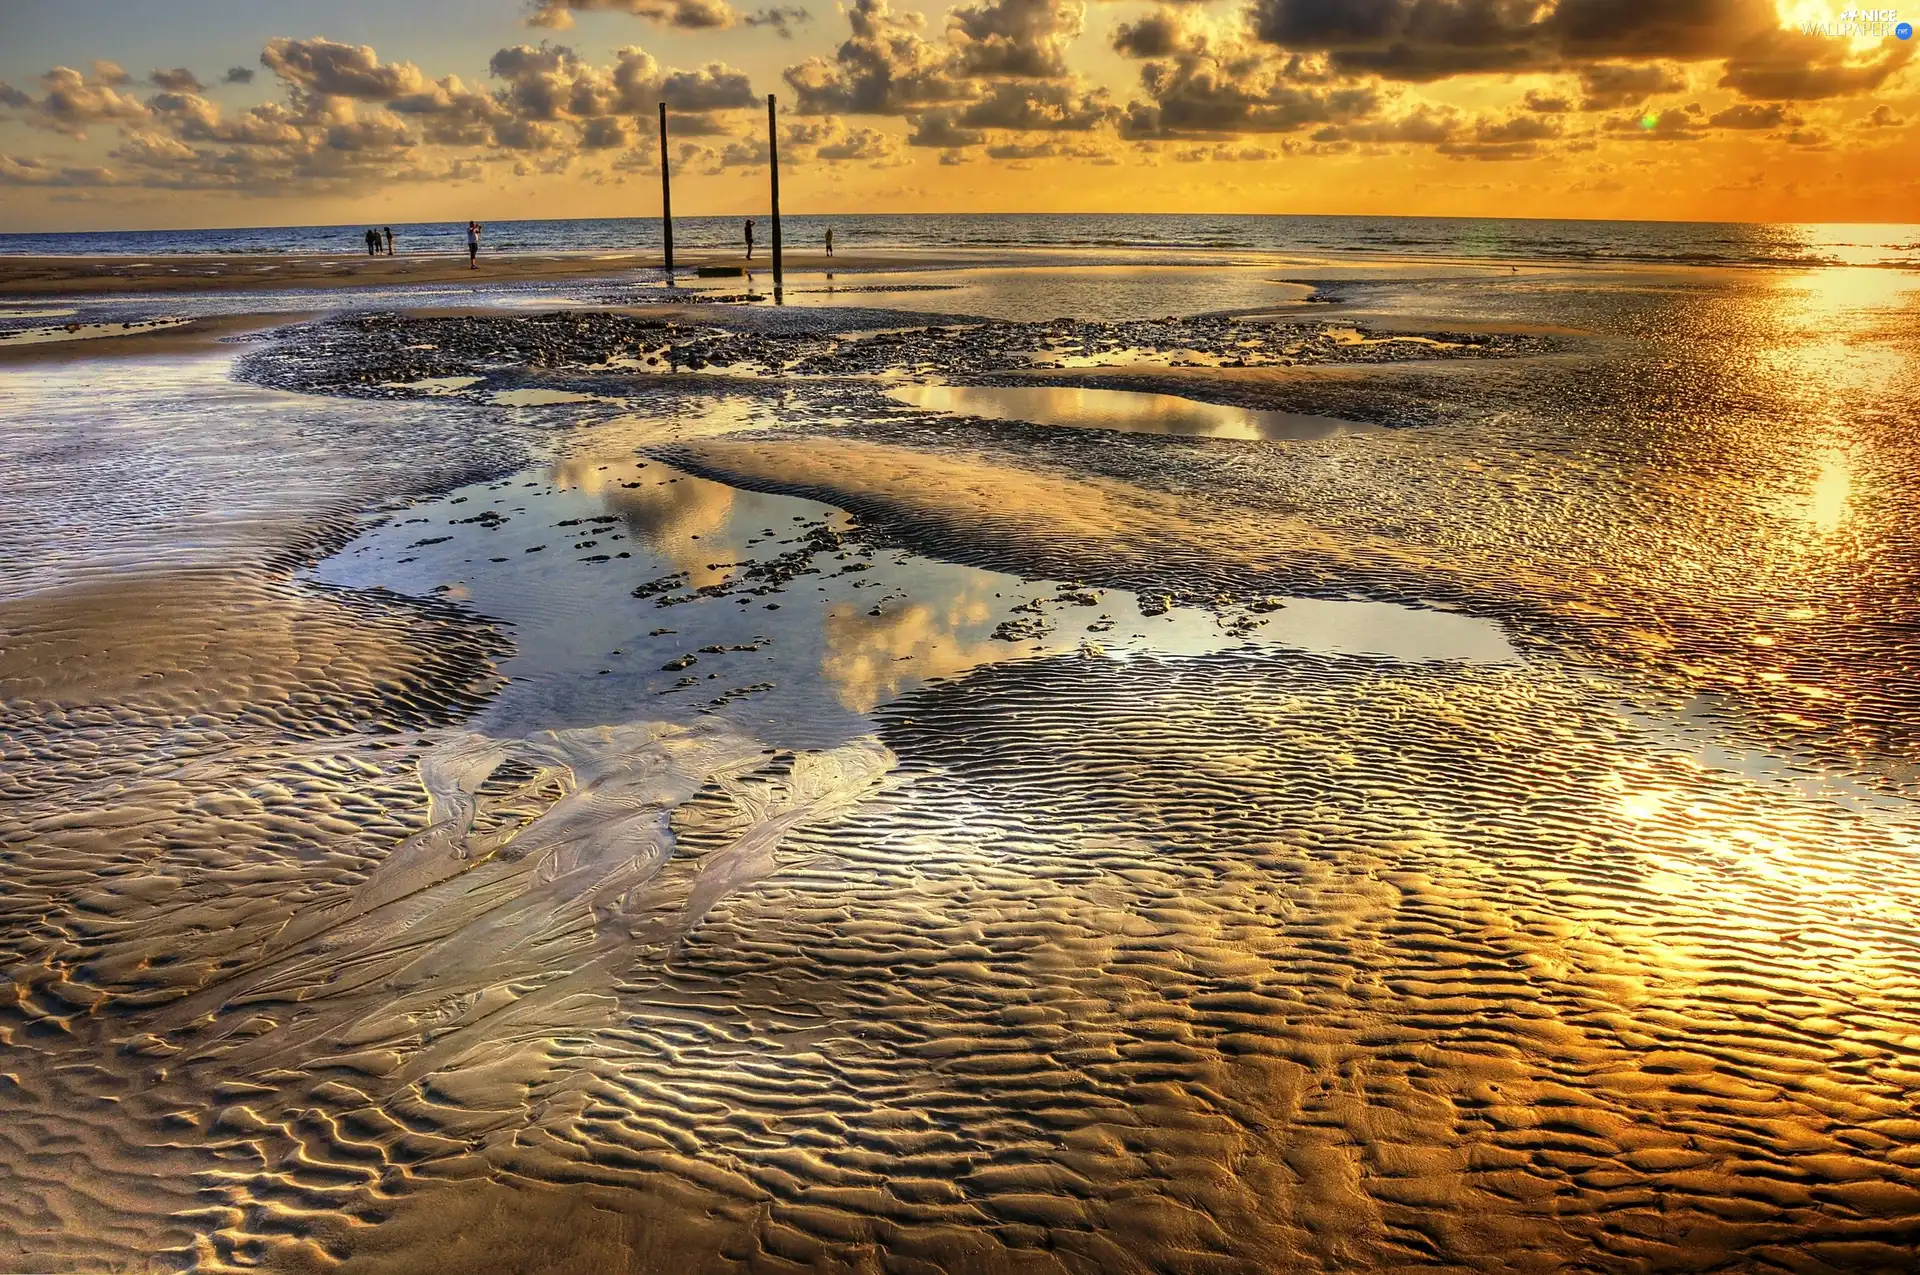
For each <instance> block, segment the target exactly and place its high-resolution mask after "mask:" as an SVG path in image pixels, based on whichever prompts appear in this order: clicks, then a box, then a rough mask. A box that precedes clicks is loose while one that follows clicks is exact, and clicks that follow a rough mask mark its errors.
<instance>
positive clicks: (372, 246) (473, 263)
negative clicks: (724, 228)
mask: <svg viewBox="0 0 1920 1275" xmlns="http://www.w3.org/2000/svg"><path fill="white" fill-rule="evenodd" d="M749 224H751V223H749ZM483 229H485V227H483V226H482V225H481V224H480V223H479V222H477V221H470V222H468V223H467V269H469V270H478V269H479V268H480V232H481V231H482V230H483ZM748 235H749V237H751V235H752V232H751V231H749V232H748ZM383 252H384V253H385V254H386V255H387V256H389V257H391V256H392V255H393V227H392V226H380V227H378V228H369V229H368V231H367V255H368V256H369V257H377V256H379V255H381V253H383Z"/></svg>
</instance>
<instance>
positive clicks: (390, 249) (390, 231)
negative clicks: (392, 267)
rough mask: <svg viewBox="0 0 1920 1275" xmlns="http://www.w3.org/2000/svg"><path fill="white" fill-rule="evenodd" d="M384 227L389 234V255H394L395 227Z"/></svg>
mask: <svg viewBox="0 0 1920 1275" xmlns="http://www.w3.org/2000/svg"><path fill="white" fill-rule="evenodd" d="M384 229H385V231H386V235H387V255H388V256H389V257H391V256H392V255H393V227H392V226H387V227H384Z"/></svg>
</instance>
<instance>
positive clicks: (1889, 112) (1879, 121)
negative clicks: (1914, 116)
mask: <svg viewBox="0 0 1920 1275" xmlns="http://www.w3.org/2000/svg"><path fill="white" fill-rule="evenodd" d="M1906 122H1907V117H1906V116H1904V115H1900V114H1898V113H1896V112H1895V111H1894V109H1893V108H1892V107H1891V106H1888V105H1887V104H1886V103H1885V102H1882V103H1880V105H1878V106H1876V107H1874V108H1873V114H1871V115H1869V116H1867V117H1866V118H1865V119H1863V120H1861V121H1859V122H1858V123H1856V124H1855V125H1854V127H1855V128H1899V127H1900V126H1901V125H1902V124H1904V123H1906Z"/></svg>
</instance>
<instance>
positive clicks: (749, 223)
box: [747, 217, 753, 261]
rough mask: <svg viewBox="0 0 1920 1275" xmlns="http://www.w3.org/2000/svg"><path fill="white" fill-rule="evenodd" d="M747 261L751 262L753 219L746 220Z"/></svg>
mask: <svg viewBox="0 0 1920 1275" xmlns="http://www.w3.org/2000/svg"><path fill="white" fill-rule="evenodd" d="M747 260H748V261H752V260H753V218H751V217H749V218H747Z"/></svg>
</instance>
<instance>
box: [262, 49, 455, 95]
mask: <svg viewBox="0 0 1920 1275" xmlns="http://www.w3.org/2000/svg"><path fill="white" fill-rule="evenodd" d="M260 62H261V65H263V66H265V67H266V68H267V69H268V70H269V71H272V72H273V73H274V74H275V75H277V76H279V77H280V79H281V80H283V81H284V82H285V83H286V84H287V85H288V86H289V88H291V89H292V90H294V91H295V92H296V93H298V94H301V95H303V96H307V97H312V98H328V97H335V98H348V99H355V100H361V101H371V102H382V101H387V100H390V99H392V98H396V97H400V96H402V95H404V94H408V93H417V92H419V91H420V90H421V89H423V88H424V87H425V86H426V83H427V78H426V76H424V75H422V74H421V73H420V68H419V67H417V66H415V65H414V64H413V63H411V62H387V63H382V62H381V61H380V55H379V54H377V53H375V52H374V51H373V48H372V46H371V45H365V44H360V45H353V44H337V43H335V42H334V41H332V40H322V39H312V40H290V39H288V38H287V37H285V36H275V37H274V38H273V39H271V40H268V41H267V47H266V48H265V49H264V50H263V51H262V52H261V54H260Z"/></svg>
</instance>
